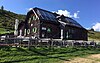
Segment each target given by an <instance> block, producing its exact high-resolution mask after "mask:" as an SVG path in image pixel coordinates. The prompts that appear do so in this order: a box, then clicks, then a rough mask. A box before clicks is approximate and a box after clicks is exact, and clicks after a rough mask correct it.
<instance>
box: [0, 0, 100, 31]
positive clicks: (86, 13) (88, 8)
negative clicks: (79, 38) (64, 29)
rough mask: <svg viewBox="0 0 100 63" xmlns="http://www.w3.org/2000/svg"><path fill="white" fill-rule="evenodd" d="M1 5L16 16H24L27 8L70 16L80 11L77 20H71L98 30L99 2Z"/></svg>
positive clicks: (19, 0)
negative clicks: (60, 12) (36, 8)
mask: <svg viewBox="0 0 100 63" xmlns="http://www.w3.org/2000/svg"><path fill="white" fill-rule="evenodd" d="M2 5H3V6H4V8H5V9H7V10H9V11H12V12H15V13H18V14H26V13H27V11H28V9H29V8H34V7H39V8H42V9H45V10H48V11H55V12H57V11H58V10H63V11H64V10H67V11H68V12H70V14H71V15H73V14H74V13H76V12H77V11H80V12H78V15H77V16H78V17H79V18H74V17H72V18H73V19H75V20H76V21H77V22H78V23H80V24H81V25H82V26H83V27H85V28H91V27H93V28H95V29H96V28H97V30H100V27H99V25H100V7H99V6H100V0H0V6H2ZM97 24H98V25H97Z"/></svg>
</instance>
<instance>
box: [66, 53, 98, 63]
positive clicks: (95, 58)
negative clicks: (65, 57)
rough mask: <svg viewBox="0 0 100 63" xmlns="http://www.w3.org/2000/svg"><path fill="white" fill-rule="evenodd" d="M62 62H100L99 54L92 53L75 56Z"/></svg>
mask: <svg viewBox="0 0 100 63" xmlns="http://www.w3.org/2000/svg"><path fill="white" fill-rule="evenodd" d="M64 63H100V54H94V55H90V56H87V57H84V58H83V57H76V58H74V59H72V60H70V61H65V62H64Z"/></svg>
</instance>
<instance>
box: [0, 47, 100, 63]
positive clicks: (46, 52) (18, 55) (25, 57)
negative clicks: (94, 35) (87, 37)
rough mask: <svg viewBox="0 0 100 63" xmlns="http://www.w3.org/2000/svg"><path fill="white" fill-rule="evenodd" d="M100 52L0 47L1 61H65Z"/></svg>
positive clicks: (18, 62) (34, 62) (19, 62)
mask: <svg viewBox="0 0 100 63" xmlns="http://www.w3.org/2000/svg"><path fill="white" fill-rule="evenodd" d="M97 53H100V49H99V48H97V49H95V48H91V47H88V48H82V47H67V48H46V47H37V48H33V47H32V48H30V50H29V49H27V48H11V47H1V48H0V63H63V62H64V61H70V59H72V58H74V57H84V56H87V55H90V54H97Z"/></svg>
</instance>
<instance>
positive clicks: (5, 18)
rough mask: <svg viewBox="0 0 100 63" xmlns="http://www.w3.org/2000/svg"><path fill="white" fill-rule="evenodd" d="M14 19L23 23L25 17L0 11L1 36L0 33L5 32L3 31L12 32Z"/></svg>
mask: <svg viewBox="0 0 100 63" xmlns="http://www.w3.org/2000/svg"><path fill="white" fill-rule="evenodd" d="M15 19H19V20H20V21H24V20H25V15H21V14H16V13H13V12H10V11H7V10H1V9H0V34H2V32H6V31H5V30H14V23H15ZM1 30H2V31H1Z"/></svg>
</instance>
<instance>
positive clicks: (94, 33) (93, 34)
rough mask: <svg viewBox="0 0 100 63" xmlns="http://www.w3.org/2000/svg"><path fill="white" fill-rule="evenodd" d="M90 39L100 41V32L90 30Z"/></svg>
mask: <svg viewBox="0 0 100 63" xmlns="http://www.w3.org/2000/svg"><path fill="white" fill-rule="evenodd" d="M88 39H89V40H94V41H100V32H97V31H88Z"/></svg>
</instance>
